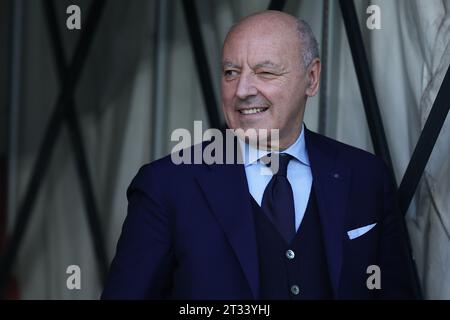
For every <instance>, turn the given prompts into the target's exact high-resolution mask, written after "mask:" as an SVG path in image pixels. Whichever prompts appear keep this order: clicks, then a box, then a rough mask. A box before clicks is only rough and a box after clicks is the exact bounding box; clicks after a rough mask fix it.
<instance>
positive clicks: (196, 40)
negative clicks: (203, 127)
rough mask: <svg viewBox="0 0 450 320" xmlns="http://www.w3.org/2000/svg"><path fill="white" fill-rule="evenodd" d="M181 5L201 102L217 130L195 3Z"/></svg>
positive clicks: (190, 0)
mask: <svg viewBox="0 0 450 320" xmlns="http://www.w3.org/2000/svg"><path fill="white" fill-rule="evenodd" d="M182 4H183V10H184V15H185V17H186V22H187V26H188V31H189V32H188V33H189V38H190V40H191V45H192V49H193V50H194V52H193V53H194V59H195V63H196V65H197V72H198V77H199V80H200V85H201V88H202V94H203V101H204V103H205V107H206V111H207V112H208V118H209V122H210V126H211V127H212V128H217V129H219V128H221V127H222V125H221V123H220V116H219V108H218V105H217V100H216V97H215V94H214V87H213V85H212V79H211V73H210V71H209V65H208V59H207V56H206V50H205V44H204V42H203V38H202V33H201V28H200V22H199V18H198V13H197V8H196V6H195V1H194V0H183V2H182Z"/></svg>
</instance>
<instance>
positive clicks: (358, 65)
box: [339, 0, 395, 179]
mask: <svg viewBox="0 0 450 320" xmlns="http://www.w3.org/2000/svg"><path fill="white" fill-rule="evenodd" d="M339 4H340V7H341V12H342V17H343V19H344V25H345V30H346V32H347V37H348V42H349V45H350V49H351V53H352V57H353V63H354V65H355V71H356V76H357V78H358V84H359V89H360V91H361V98H362V100H363V104H364V111H365V114H366V119H367V125H368V126H369V131H370V135H371V137H372V143H373V148H374V151H375V154H377V155H379V156H381V157H382V158H383V160H384V161H385V162H386V164H387V166H388V168H389V170H390V174H391V176H392V178H393V179H395V175H394V168H393V165H392V159H391V154H390V152H389V146H388V143H387V139H386V135H385V131H384V126H383V120H382V118H381V112H380V108H379V106H378V101H377V96H376V94H375V87H374V85H373V81H372V75H371V73H370V69H369V62H368V60H367V55H366V50H365V48H364V42H363V38H362V35H361V29H360V28H359V22H358V16H357V15H356V9H355V3H354V2H353V0H339Z"/></svg>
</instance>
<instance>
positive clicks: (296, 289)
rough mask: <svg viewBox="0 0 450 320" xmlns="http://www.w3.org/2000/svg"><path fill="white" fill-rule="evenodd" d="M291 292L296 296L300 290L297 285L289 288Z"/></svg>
mask: <svg viewBox="0 0 450 320" xmlns="http://www.w3.org/2000/svg"><path fill="white" fill-rule="evenodd" d="M291 292H292V294H293V295H294V296H296V295H298V294H299V293H300V288H299V287H298V285H296V284H295V285H293V286H292V287H291Z"/></svg>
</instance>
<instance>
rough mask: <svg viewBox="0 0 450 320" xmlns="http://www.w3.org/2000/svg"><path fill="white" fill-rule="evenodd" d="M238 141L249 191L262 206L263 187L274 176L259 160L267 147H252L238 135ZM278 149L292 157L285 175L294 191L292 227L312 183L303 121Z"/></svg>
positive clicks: (302, 212)
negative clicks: (293, 137) (292, 137)
mask: <svg viewBox="0 0 450 320" xmlns="http://www.w3.org/2000/svg"><path fill="white" fill-rule="evenodd" d="M238 141H239V145H240V148H241V151H242V154H243V161H244V166H245V174H246V176H247V183H248V189H249V192H250V194H251V195H252V197H253V199H255V200H256V202H257V203H258V204H259V205H260V206H261V202H262V198H263V195H264V190H265V189H266V187H267V185H268V184H269V181H270V179H272V176H273V172H272V171H271V169H270V168H269V167H267V166H266V165H265V164H264V163H262V161H261V158H263V157H264V156H266V155H267V154H268V153H269V151H267V150H258V149H256V148H253V147H252V146H250V145H248V144H247V143H245V142H244V141H242V140H240V139H238ZM281 153H287V154H289V155H291V156H292V157H293V159H291V161H289V165H288V169H287V178H288V180H289V183H290V184H291V186H292V192H293V194H294V208H295V230H298V228H299V226H300V223H301V222H302V219H303V216H304V215H305V211H306V206H307V204H308V200H309V194H310V192H311V185H312V174H311V167H310V165H309V158H308V153H307V151H306V146H305V134H304V125H303V124H302V131H301V133H300V135H299V137H298V138H297V140H296V141H295V142H294V143H293V144H292V145H291V146H289V148H287V149H286V150H284V151H282V152H281Z"/></svg>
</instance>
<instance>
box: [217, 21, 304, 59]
mask: <svg viewBox="0 0 450 320" xmlns="http://www.w3.org/2000/svg"><path fill="white" fill-rule="evenodd" d="M279 29H280V28H272V29H271V28H269V27H268V26H260V27H250V28H239V29H237V30H232V31H231V32H230V33H229V35H228V36H227V38H226V39H225V42H224V47H223V52H222V56H223V60H224V61H225V60H227V61H233V62H235V63H237V62H242V61H243V60H244V61H245V60H247V61H248V62H250V63H260V62H262V61H272V62H274V63H286V62H289V61H290V60H292V59H295V60H298V53H299V40H298V37H297V35H296V33H295V30H292V28H290V29H286V28H284V30H279ZM293 31H294V32H293Z"/></svg>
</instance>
